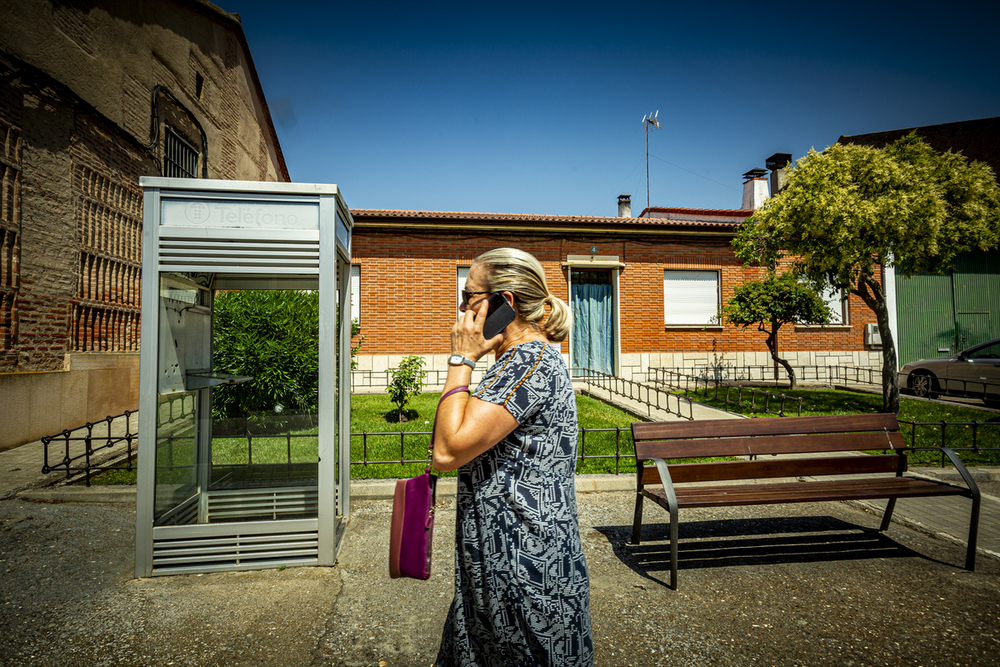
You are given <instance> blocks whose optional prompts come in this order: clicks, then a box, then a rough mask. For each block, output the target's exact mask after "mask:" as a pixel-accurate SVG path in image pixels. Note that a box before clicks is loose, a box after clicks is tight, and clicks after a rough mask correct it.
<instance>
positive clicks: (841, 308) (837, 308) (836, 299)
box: [797, 285, 850, 327]
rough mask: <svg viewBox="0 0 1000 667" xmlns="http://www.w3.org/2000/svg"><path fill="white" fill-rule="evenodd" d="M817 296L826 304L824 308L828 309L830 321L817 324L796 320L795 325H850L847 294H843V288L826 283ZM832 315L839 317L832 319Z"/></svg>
mask: <svg viewBox="0 0 1000 667" xmlns="http://www.w3.org/2000/svg"><path fill="white" fill-rule="evenodd" d="M819 296H820V298H821V299H823V303H824V304H826V308H827V310H828V311H830V316H831V317H830V321H829V322H827V323H826V324H818V323H816V322H798V323H797V326H805V327H847V326H850V320H849V319H848V315H849V309H848V307H847V296H848V295H847V294H844V290H842V289H838V288H836V287H833V286H831V285H827V286H826V288H825V289H823V290H822V291H821V292H820V293H819ZM834 316H837V317H839V319H834Z"/></svg>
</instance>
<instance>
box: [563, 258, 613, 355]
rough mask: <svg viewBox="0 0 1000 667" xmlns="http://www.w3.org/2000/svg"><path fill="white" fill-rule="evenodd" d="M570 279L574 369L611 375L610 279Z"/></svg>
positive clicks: (582, 277) (591, 276)
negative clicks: (571, 287)
mask: <svg viewBox="0 0 1000 667" xmlns="http://www.w3.org/2000/svg"><path fill="white" fill-rule="evenodd" d="M577 279H578V278H577V275H576V274H574V276H573V296H572V299H571V300H572V308H573V358H572V360H571V361H572V365H573V367H574V368H589V369H591V370H595V371H601V372H602V373H608V374H609V375H610V374H613V373H614V355H613V352H612V349H611V348H612V342H613V340H614V322H613V321H612V309H611V297H612V294H611V282H610V276H608V275H601V274H596V275H593V274H589V275H588V274H583V275H580V276H579V279H580V282H577Z"/></svg>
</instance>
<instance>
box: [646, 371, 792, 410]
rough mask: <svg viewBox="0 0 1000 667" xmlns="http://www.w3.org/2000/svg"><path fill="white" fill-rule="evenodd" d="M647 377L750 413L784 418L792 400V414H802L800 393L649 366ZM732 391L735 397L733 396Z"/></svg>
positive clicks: (655, 381) (654, 381) (661, 383)
mask: <svg viewBox="0 0 1000 667" xmlns="http://www.w3.org/2000/svg"><path fill="white" fill-rule="evenodd" d="M648 377H649V378H650V381H651V382H653V383H655V384H659V385H664V386H667V387H670V388H671V389H677V390H680V391H688V392H691V393H693V394H695V395H696V396H697V395H701V396H704V397H705V398H711V399H712V400H715V401H719V402H721V403H724V404H725V405H726V406H727V407H728V406H730V405H735V406H738V407H741V408H749V409H750V410H752V411H753V412H763V413H766V414H770V415H779V416H781V417H784V416H786V414H785V404H786V403H792V404H794V405H795V407H796V412H795V414H796V415H801V414H802V400H803V399H802V397H801V396H786V395H785V394H776V393H774V392H770V391H767V390H766V389H757V388H755V387H744V386H743V385H731V384H727V383H723V382H720V381H717V380H706V379H703V378H700V377H698V376H697V375H688V374H686V373H680V372H678V371H674V370H671V369H667V368H650V369H649V373H648ZM692 385H693V387H692ZM723 389H725V392H726V393H725V396H723V397H721V398H720V396H719V392H720V391H721V390H723ZM734 394H735V400H733V398H732V396H733V395H734ZM744 394H746V395H748V396H749V397H750V402H749V403H744V402H743V395H744ZM758 397H760V400H761V401H762V404H761V405H758V404H757V399H758ZM772 401H780V403H779V406H778V411H777V412H774V411H772V410H771V405H772Z"/></svg>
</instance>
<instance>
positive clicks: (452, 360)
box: [448, 354, 476, 370]
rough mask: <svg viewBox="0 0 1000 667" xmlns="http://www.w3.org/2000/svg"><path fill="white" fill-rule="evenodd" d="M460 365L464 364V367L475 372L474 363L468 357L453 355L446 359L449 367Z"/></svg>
mask: <svg viewBox="0 0 1000 667" xmlns="http://www.w3.org/2000/svg"><path fill="white" fill-rule="evenodd" d="M462 364H465V365H466V366H468V367H469V368H471V369H473V370H475V368H476V362H474V361H473V360H472V359H469V358H468V357H463V356H462V355H460V354H453V355H451V356H450V357H448V365H449V366H460V365H462Z"/></svg>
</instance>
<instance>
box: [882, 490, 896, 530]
mask: <svg viewBox="0 0 1000 667" xmlns="http://www.w3.org/2000/svg"><path fill="white" fill-rule="evenodd" d="M894 509H896V499H895V498H889V502H887V503H886V504H885V514H883V515H882V525H881V526H879V527H878V530H879V532H880V533H883V532H885V531H887V530H889V523H890V522H891V521H892V511H893V510H894Z"/></svg>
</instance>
